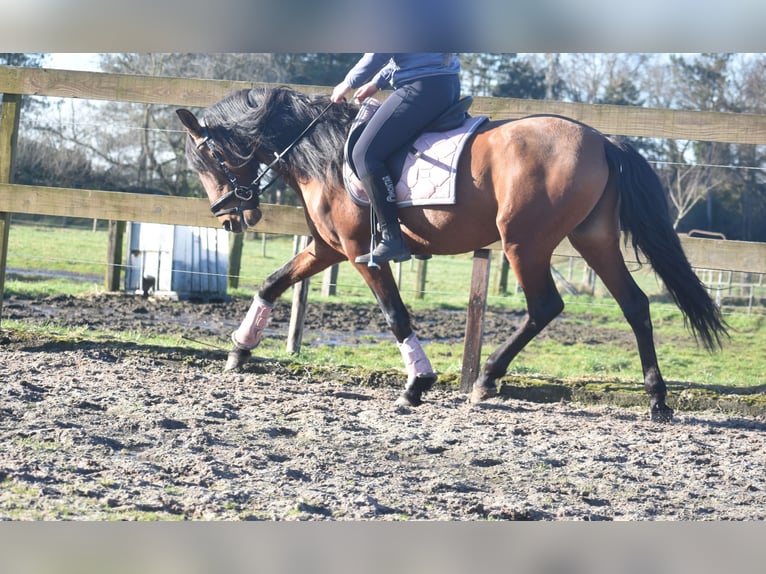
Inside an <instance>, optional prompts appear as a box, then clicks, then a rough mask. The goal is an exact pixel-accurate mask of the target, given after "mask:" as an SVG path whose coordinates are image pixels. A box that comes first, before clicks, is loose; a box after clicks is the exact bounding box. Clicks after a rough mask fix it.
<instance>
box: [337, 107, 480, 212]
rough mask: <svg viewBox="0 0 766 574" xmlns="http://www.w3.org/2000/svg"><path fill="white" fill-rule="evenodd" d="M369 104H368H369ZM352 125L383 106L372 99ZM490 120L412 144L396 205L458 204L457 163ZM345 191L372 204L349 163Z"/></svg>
mask: <svg viewBox="0 0 766 574" xmlns="http://www.w3.org/2000/svg"><path fill="white" fill-rule="evenodd" d="M371 100H372V101H371ZM368 102H369V103H368ZM366 104H367V105H364V106H362V108H361V109H360V111H359V115H358V116H357V118H356V119H355V120H354V124H352V128H351V131H352V132H353V131H354V128H355V127H356V126H357V125H359V124H360V123H364V122H366V121H367V120H368V119H369V118H370V116H372V114H373V113H374V112H375V111H376V110H377V108H378V107H379V106H380V102H377V101H376V100H373V99H372V98H369V99H368V100H367V102H366ZM487 119H488V117H487V116H477V117H468V118H467V119H466V121H465V122H464V123H463V125H462V126H460V127H458V128H455V129H453V130H449V131H446V132H427V133H424V134H421V135H420V136H418V139H417V140H415V143H413V144H412V146H411V149H410V150H409V152H408V154H407V157H406V158H405V160H404V164H403V166H402V172H401V177H400V178H399V179H398V181H397V183H396V186H395V188H396V197H397V205H399V206H401V207H405V206H410V205H452V204H454V203H455V175H456V174H457V167H458V160H459V159H460V153H461V152H462V151H463V147H464V146H465V144H466V142H467V141H468V138H469V137H470V136H471V135H473V133H474V132H475V131H476V129H477V128H478V127H479V126H480V125H481V124H482V123H484V122H485V121H486V120H487ZM343 180H344V182H345V184H346V190H347V191H348V193H349V195H351V198H352V199H353V200H354V202H355V203H357V204H358V205H362V206H367V205H369V204H370V200H369V198H368V196H367V192H366V191H365V190H364V188H363V187H362V184H361V182H360V181H359V178H358V177H357V176H356V174H355V172H354V170H353V168H352V167H351V165H350V164H349V161H348V157H346V160H345V161H344V163H343Z"/></svg>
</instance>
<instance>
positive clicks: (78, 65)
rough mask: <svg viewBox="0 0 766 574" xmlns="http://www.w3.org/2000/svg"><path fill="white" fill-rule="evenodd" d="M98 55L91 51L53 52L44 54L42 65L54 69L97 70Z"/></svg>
mask: <svg viewBox="0 0 766 574" xmlns="http://www.w3.org/2000/svg"><path fill="white" fill-rule="evenodd" d="M98 56H99V54H97V53H92V52H54V53H49V54H47V55H46V57H45V63H44V64H43V66H44V67H45V68H53V69H54V70H77V71H80V72H98V71H99V68H98Z"/></svg>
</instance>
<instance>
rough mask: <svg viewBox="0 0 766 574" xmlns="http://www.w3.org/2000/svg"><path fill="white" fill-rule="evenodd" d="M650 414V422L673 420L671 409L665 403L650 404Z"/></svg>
mask: <svg viewBox="0 0 766 574" xmlns="http://www.w3.org/2000/svg"><path fill="white" fill-rule="evenodd" d="M651 414H652V422H655V423H669V422H671V421H672V420H673V409H671V408H670V407H669V406H667V405H666V404H656V405H652V408H651Z"/></svg>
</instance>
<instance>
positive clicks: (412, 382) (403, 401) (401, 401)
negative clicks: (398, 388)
mask: <svg viewBox="0 0 766 574" xmlns="http://www.w3.org/2000/svg"><path fill="white" fill-rule="evenodd" d="M436 379H437V376H436V373H424V374H420V375H417V376H415V377H411V378H410V379H409V380H408V381H407V385H406V386H405V387H404V391H403V392H402V394H401V395H399V398H398V399H396V406H397V407H419V406H420V405H422V404H423V393H425V392H426V391H429V390H431V387H433V386H434V383H435V382H436Z"/></svg>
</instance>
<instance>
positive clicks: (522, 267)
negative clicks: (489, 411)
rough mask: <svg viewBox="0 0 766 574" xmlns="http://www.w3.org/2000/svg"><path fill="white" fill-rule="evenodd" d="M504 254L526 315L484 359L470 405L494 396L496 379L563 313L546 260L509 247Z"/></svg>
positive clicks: (540, 256) (561, 301)
mask: <svg viewBox="0 0 766 574" xmlns="http://www.w3.org/2000/svg"><path fill="white" fill-rule="evenodd" d="M505 253H506V256H507V257H508V261H509V262H510V264H511V267H512V268H513V270H514V273H515V274H516V277H517V279H518V281H519V284H520V285H521V287H522V288H523V289H524V295H525V297H526V299H527V315H526V317H524V320H523V322H522V324H521V326H520V327H519V329H517V330H516V331H515V332H514V333H513V335H512V336H511V337H510V338H509V339H508V340H507V341H506V342H505V343H504V344H503V345H502V346H501V347H499V348H498V349H497V350H496V351H495V352H494V353H492V354H491V355H490V357H489V358H488V359H487V362H486V363H485V365H484V368H483V369H482V372H481V375H480V376H479V378H478V379H477V380H476V382H475V383H474V385H473V392H472V393H471V402H474V403H477V402H480V401H482V400H484V399H487V398H489V397H492V396H494V395H495V394H497V379H499V378H500V377H502V376H503V375H505V373H506V371H507V370H508V365H510V363H511V361H512V360H513V359H514V357H516V355H518V354H519V352H520V351H521V350H522V349H523V348H524V347H525V346H526V344H527V343H529V342H530V341H531V340H532V339H533V338H534V337H535V336H536V335H537V334H538V333H539V332H540V331H542V330H543V328H544V327H545V326H546V325H547V324H548V323H550V322H551V321H552V320H553V319H554V318H555V317H556V316H557V315H558V314H559V313H561V311H562V310H563V309H564V301H563V300H562V299H561V296H560V295H559V292H558V289H556V284H555V282H554V281H553V276H552V275H551V272H550V257H545V256H544V255H537V256H536V257H534V256H533V257H526V258H525V257H523V256H521V255H520V254H519V253H518V251H517V249H515V248H512V247H506V249H505Z"/></svg>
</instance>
